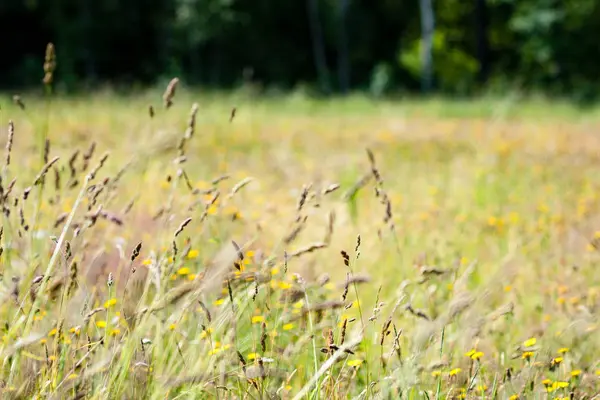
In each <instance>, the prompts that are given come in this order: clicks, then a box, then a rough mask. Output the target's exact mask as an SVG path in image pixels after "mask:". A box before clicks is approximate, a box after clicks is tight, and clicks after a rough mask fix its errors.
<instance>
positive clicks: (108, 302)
mask: <svg viewBox="0 0 600 400" xmlns="http://www.w3.org/2000/svg"><path fill="white" fill-rule="evenodd" d="M115 304H117V299H114V298H113V299H109V300H106V301H105V302H104V308H109V307H111V306H114V305H115Z"/></svg>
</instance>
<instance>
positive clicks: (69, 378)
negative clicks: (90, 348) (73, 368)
mask: <svg viewBox="0 0 600 400" xmlns="http://www.w3.org/2000/svg"><path fill="white" fill-rule="evenodd" d="M78 376H79V375H77V374H70V375H69V376H67V380H69V381H71V380H73V379H75V378H77V377H78Z"/></svg>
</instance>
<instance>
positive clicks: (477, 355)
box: [471, 351, 483, 360]
mask: <svg viewBox="0 0 600 400" xmlns="http://www.w3.org/2000/svg"><path fill="white" fill-rule="evenodd" d="M481 357H483V352H482V351H476V352H475V353H473V354H472V355H471V359H473V360H479V359H480V358H481Z"/></svg>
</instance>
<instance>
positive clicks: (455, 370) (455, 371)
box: [448, 368, 462, 376]
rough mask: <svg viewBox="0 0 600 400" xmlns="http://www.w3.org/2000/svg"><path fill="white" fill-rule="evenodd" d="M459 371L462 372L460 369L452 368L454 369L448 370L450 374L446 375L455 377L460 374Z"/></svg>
mask: <svg viewBox="0 0 600 400" xmlns="http://www.w3.org/2000/svg"><path fill="white" fill-rule="evenodd" d="M460 371H462V369H460V368H454V369H452V370H450V372H449V373H448V375H450V376H456V375H458V374H460Z"/></svg>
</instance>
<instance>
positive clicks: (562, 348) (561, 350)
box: [558, 347, 569, 354]
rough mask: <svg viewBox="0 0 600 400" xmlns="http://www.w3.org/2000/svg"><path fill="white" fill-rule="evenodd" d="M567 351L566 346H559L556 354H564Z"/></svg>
mask: <svg viewBox="0 0 600 400" xmlns="http://www.w3.org/2000/svg"><path fill="white" fill-rule="evenodd" d="M568 351H569V348H568V347H561V348H560V349H558V354H565V353H567V352H568Z"/></svg>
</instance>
